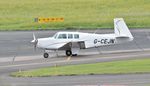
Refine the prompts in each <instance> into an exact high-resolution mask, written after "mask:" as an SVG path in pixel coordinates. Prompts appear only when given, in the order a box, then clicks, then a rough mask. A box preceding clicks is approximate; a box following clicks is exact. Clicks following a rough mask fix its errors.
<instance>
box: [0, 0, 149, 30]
mask: <svg viewBox="0 0 150 86" xmlns="http://www.w3.org/2000/svg"><path fill="white" fill-rule="evenodd" d="M149 9H150V0H1V1H0V30H37V29H39V28H42V29H74V28H91V29H93V28H113V18H115V17H123V18H124V19H125V21H126V22H127V24H128V26H129V27H130V28H142V27H150V10H149ZM37 17H63V18H64V19H65V20H64V22H51V23H42V24H39V23H36V22H34V18H37Z"/></svg>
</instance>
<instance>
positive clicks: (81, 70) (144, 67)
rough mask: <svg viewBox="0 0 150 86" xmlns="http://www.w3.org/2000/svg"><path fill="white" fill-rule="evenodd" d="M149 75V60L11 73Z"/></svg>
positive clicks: (28, 74) (16, 74) (40, 74)
mask: <svg viewBox="0 0 150 86" xmlns="http://www.w3.org/2000/svg"><path fill="white" fill-rule="evenodd" d="M128 73H150V59H139V60H127V61H114V62H104V63H94V64H81V65H70V66H58V67H47V68H41V69H33V70H29V71H20V72H15V73H12V74H11V76H16V77H41V76H58V75H82V74H128Z"/></svg>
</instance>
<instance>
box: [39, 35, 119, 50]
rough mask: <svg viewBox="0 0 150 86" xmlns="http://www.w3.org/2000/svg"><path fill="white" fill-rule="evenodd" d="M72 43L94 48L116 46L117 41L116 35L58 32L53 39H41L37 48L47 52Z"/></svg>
mask: <svg viewBox="0 0 150 86" xmlns="http://www.w3.org/2000/svg"><path fill="white" fill-rule="evenodd" d="M70 42H71V43H72V42H82V43H84V44H83V45H82V46H84V48H92V47H99V46H104V45H112V44H115V43H116V39H115V34H94V33H82V32H58V33H56V34H55V35H54V36H53V37H48V38H39V39H38V44H37V47H38V48H42V49H47V50H56V49H59V48H61V47H63V46H64V45H66V44H67V43H70ZM64 50H65V49H64Z"/></svg>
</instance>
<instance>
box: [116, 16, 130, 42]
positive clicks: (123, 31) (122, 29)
mask: <svg viewBox="0 0 150 86" xmlns="http://www.w3.org/2000/svg"><path fill="white" fill-rule="evenodd" d="M114 32H115V35H116V38H129V39H130V40H133V36H132V34H131V32H130V31H129V29H128V27H127V25H126V23H125V22H124V20H123V18H115V19H114Z"/></svg>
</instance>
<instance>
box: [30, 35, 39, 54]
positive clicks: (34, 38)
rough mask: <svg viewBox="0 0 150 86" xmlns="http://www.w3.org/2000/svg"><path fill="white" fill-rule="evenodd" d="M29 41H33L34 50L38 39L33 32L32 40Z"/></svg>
mask: <svg viewBox="0 0 150 86" xmlns="http://www.w3.org/2000/svg"><path fill="white" fill-rule="evenodd" d="M31 43H33V45H34V51H36V48H37V43H38V40H37V39H36V37H35V34H34V33H33V40H32V41H31Z"/></svg>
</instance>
